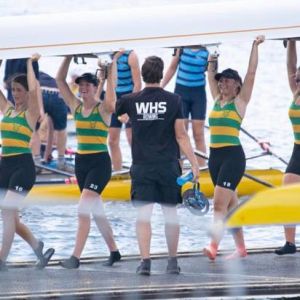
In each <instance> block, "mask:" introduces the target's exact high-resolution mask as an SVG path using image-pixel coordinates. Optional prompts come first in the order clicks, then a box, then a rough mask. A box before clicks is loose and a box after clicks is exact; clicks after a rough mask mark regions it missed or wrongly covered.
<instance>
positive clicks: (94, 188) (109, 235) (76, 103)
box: [56, 56, 121, 269]
mask: <svg viewBox="0 0 300 300" xmlns="http://www.w3.org/2000/svg"><path fill="white" fill-rule="evenodd" d="M117 57H118V56H116V57H115V58H114V59H113V63H112V64H111V65H109V66H108V67H107V87H106V93H105V98H104V100H103V101H102V102H100V101H99V98H98V96H96V93H97V86H98V79H97V77H96V76H95V75H94V74H91V73H84V74H82V75H81V76H79V77H77V79H76V80H75V82H76V83H77V84H78V85H79V93H80V95H81V97H82V102H81V100H80V99H79V98H77V97H76V96H75V95H74V94H73V93H72V91H71V89H70V87H69V86H68V84H67V82H66V76H67V73H68V69H69V66H70V62H71V59H72V57H71V56H68V57H66V58H64V60H63V62H62V64H61V66H60V69H59V71H58V73H57V77H56V82H57V86H58V88H59V90H60V93H61V95H62V97H63V99H64V100H65V102H66V104H67V105H68V106H69V107H70V109H71V112H72V114H73V115H74V120H75V125H76V136H77V141H78V147H77V153H76V156H75V175H76V179H77V182H78V185H79V189H80V191H81V196H80V201H79V206H78V223H79V224H78V229H77V236H76V243H75V248H74V251H73V254H72V256H71V257H70V258H68V259H66V260H63V261H62V262H61V265H62V266H63V267H64V268H68V269H74V268H78V267H79V265H80V256H81V253H82V251H83V248H84V246H85V243H86V240H87V237H88V234H89V230H90V223H91V220H90V215H91V214H92V215H93V217H94V220H95V222H96V225H97V227H98V229H99V231H100V232H101V234H102V236H103V238H104V240H105V242H106V244H107V246H108V248H109V250H110V257H109V259H108V260H107V261H106V262H105V265H108V266H111V265H113V263H114V262H116V261H119V260H120V259H121V255H120V252H119V251H118V248H117V246H116V243H115V240H114V237H113V232H112V229H111V226H110V224H109V222H108V220H107V218H106V216H105V213H104V207H103V203H102V201H101V198H100V197H99V195H100V194H101V193H102V191H103V189H104V188H105V186H106V185H107V183H108V181H109V179H110V177H111V160H110V157H109V154H108V148H107V134H108V128H109V123H110V118H111V114H112V113H113V112H114V110H115V102H116V95H115V90H114V87H115V78H116V76H115V67H116V65H115V64H116V59H117ZM100 68H101V66H100Z"/></svg>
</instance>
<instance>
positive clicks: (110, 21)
mask: <svg viewBox="0 0 300 300" xmlns="http://www.w3.org/2000/svg"><path fill="white" fill-rule="evenodd" d="M299 16H300V5H299V0H285V1H270V0H265V1H261V0H251V1H248V0H243V1H230V2H218V3H211V2H209V3H201V4H189V5H174V6H160V7H147V8H142V7H139V8H130V9H128V8H126V9H113V10H102V11H92V12H72V13H61V14H42V15H26V16H10V17H1V18H0V41H1V44H0V58H20V57H28V56H30V55H31V54H32V53H34V52H38V53H40V54H41V55H43V56H53V55H64V54H80V53H98V52H107V51H115V50H118V49H120V48H125V49H134V48H147V47H172V46H184V45H197V44H211V43H219V42H222V43H223V42H226V41H239V40H241V41H242V40H250V41H251V40H252V39H254V38H255V36H257V35H258V34H264V35H265V36H266V38H268V39H276V38H285V37H299V36H300V18H299Z"/></svg>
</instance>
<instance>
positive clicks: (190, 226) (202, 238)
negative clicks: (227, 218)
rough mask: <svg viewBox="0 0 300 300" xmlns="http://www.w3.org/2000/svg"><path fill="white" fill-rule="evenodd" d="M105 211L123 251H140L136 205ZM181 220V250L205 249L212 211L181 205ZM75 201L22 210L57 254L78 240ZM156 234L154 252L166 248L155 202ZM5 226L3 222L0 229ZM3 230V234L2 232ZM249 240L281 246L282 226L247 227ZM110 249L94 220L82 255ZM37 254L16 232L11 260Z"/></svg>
mask: <svg viewBox="0 0 300 300" xmlns="http://www.w3.org/2000/svg"><path fill="white" fill-rule="evenodd" d="M105 205H106V213H107V216H108V218H109V220H110V221H111V224H112V227H113V230H114V233H115V237H116V241H117V243H118V247H119V249H120V251H121V252H122V253H123V254H137V253H138V246H137V242H136V237H135V217H136V211H135V208H134V207H133V206H132V205H131V204H130V203H129V202H107V203H106V204H105ZM178 212H179V215H180V222H181V233H180V241H179V251H199V252H201V251H202V248H203V247H204V246H205V245H206V244H207V243H208V241H209V238H208V237H207V234H206V232H207V228H208V226H209V225H210V222H211V218H212V213H211V212H209V214H207V215H206V216H202V217H199V216H195V215H192V214H191V213H190V212H189V211H188V210H187V209H186V208H184V207H180V208H179V209H178ZM76 214H77V206H76V204H64V205H39V206H36V205H34V206H31V205H30V206H28V207H26V208H25V209H23V210H22V220H23V221H24V222H25V224H26V225H28V226H29V227H30V229H31V230H32V231H33V233H34V234H35V235H36V236H37V237H38V238H40V239H42V240H43V241H44V242H45V246H46V247H54V248H55V249H56V253H55V256H54V258H62V257H67V256H69V255H71V253H72V251H73V247H74V243H75V233H76V227H77V217H76ZM152 224H153V228H152V229H153V235H152V244H151V250H152V252H153V253H159V252H166V249H167V246H166V242H165V238H164V221H163V215H162V212H161V210H160V207H159V206H158V205H157V206H155V209H154V213H153V217H152ZM1 230H2V227H1V226H0V231H1ZM0 234H2V233H1V232H0ZM245 239H246V244H247V246H248V247H249V248H257V247H268V246H269V247H274V246H278V242H277V241H282V229H281V228H279V227H275V226H273V227H261V228H245ZM233 247H234V245H233V242H232V237H231V236H230V235H229V234H226V236H225V238H224V239H223V241H222V244H221V249H233ZM107 254H108V249H107V248H106V245H105V243H104V241H103V239H102V237H101V236H100V234H99V232H98V230H97V228H96V226H95V224H93V223H92V227H91V231H90V235H89V238H88V241H87V244H86V247H85V249H84V252H83V256H103V255H107ZM32 259H34V255H33V254H32V250H31V249H30V247H29V246H27V245H26V244H25V242H24V241H23V240H21V238H20V237H18V236H16V238H15V242H14V244H13V248H12V251H11V253H10V256H9V261H23V260H32Z"/></svg>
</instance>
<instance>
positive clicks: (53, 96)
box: [42, 90, 68, 130]
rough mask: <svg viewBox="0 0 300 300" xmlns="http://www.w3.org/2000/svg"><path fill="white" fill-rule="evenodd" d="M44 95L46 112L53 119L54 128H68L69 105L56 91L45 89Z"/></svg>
mask: <svg viewBox="0 0 300 300" xmlns="http://www.w3.org/2000/svg"><path fill="white" fill-rule="evenodd" d="M42 95H43V104H44V110H45V113H47V114H48V115H49V117H50V118H51V119H52V121H53V127H54V129H55V130H64V129H66V127H67V114H68V107H67V106H66V104H65V102H64V100H63V99H62V98H61V97H60V95H59V93H58V92H55V91H46V90H43V91H42Z"/></svg>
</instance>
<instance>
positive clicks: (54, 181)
mask: <svg viewBox="0 0 300 300" xmlns="http://www.w3.org/2000/svg"><path fill="white" fill-rule="evenodd" d="M126 174H129V170H121V171H113V172H112V173H111V175H112V176H113V177H118V176H119V177H121V176H123V175H126ZM112 179H113V178H112ZM60 183H65V184H72V183H77V180H76V177H75V176H74V175H72V176H70V177H69V178H66V179H63V178H58V179H55V178H54V179H47V180H38V181H36V182H35V184H60Z"/></svg>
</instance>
